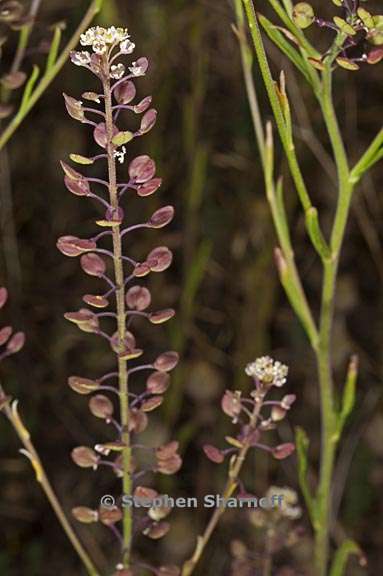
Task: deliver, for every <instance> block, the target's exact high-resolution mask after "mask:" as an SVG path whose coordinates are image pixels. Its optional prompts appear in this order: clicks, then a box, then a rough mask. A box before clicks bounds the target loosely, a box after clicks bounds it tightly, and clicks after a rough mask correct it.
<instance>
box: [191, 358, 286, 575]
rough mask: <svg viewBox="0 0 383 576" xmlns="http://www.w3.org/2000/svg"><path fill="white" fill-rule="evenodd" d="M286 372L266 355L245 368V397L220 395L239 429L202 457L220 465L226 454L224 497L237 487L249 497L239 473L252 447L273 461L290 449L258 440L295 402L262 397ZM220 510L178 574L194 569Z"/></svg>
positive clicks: (221, 510) (221, 509)
mask: <svg viewBox="0 0 383 576" xmlns="http://www.w3.org/2000/svg"><path fill="white" fill-rule="evenodd" d="M287 373H288V369H287V366H285V365H284V364H281V363H280V362H278V361H274V360H273V359H272V358H270V357H269V356H264V357H262V358H258V359H257V360H256V361H255V362H253V363H251V364H249V365H248V366H247V367H246V374H247V375H248V376H250V377H251V378H252V380H253V384H254V389H253V390H252V391H251V393H250V397H249V398H243V397H242V394H241V392H239V391H236V392H231V391H230V390H226V392H225V394H224V396H223V398H222V410H223V411H224V413H225V414H226V415H228V416H230V417H231V418H232V421H233V423H234V424H239V425H240V432H239V433H238V435H237V436H236V437H234V438H233V437H231V436H227V437H226V441H227V443H228V444H229V448H226V449H224V450H220V449H218V448H216V447H215V446H212V445H210V444H207V445H205V446H204V451H205V454H206V456H207V457H208V458H209V460H211V461H212V462H215V463H216V464H221V463H222V462H223V461H224V459H225V457H226V456H230V463H229V474H228V478H227V481H226V484H225V488H224V490H223V493H222V497H223V498H224V499H228V498H230V497H232V496H233V495H234V494H235V492H236V490H237V489H238V487H240V491H239V493H238V498H239V499H241V498H251V495H250V494H248V493H246V492H245V490H244V488H243V485H242V482H241V480H240V474H241V471H242V468H243V465H244V463H245V461H246V457H247V455H248V453H249V451H250V450H251V449H252V448H258V449H261V450H265V451H266V452H269V453H270V454H272V455H273V456H274V458H276V459H277V460H283V459H285V458H287V457H288V456H290V455H291V454H292V453H293V452H294V449H295V448H294V444H292V443H290V442H289V443H286V444H280V445H278V446H276V447H274V448H271V447H269V446H268V445H266V444H264V443H262V442H261V439H262V438H261V436H262V433H263V432H266V431H268V430H272V429H274V428H276V426H277V423H278V422H280V421H281V420H283V419H284V418H285V416H286V414H287V412H288V411H289V410H290V408H291V406H292V405H293V403H294V402H295V396H294V395H293V394H288V395H287V396H284V398H282V400H281V401H276V400H267V399H266V398H267V396H268V394H269V393H270V392H271V391H272V388H273V387H274V386H276V387H281V386H283V385H284V384H285V382H286V380H287ZM265 411H266V412H267V414H265ZM224 512H225V507H217V508H216V509H215V510H214V512H213V514H212V516H211V518H210V520H209V522H208V524H207V526H206V528H205V531H204V532H203V534H202V535H201V536H199V537H198V538H197V544H196V547H195V550H194V553H193V555H192V557H191V558H190V559H189V560H187V561H186V562H185V564H184V566H183V569H182V576H190V575H191V574H192V573H193V572H194V570H195V568H196V566H197V564H198V562H199V561H200V559H201V556H202V554H203V552H204V550H205V548H206V546H207V544H208V542H209V540H210V538H211V536H212V534H213V532H214V530H215V528H216V527H217V524H218V522H219V520H220V518H221V516H222V515H223V514H224Z"/></svg>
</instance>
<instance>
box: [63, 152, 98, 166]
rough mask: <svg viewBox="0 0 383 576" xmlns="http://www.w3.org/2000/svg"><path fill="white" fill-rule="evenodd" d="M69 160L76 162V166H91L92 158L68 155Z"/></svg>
mask: <svg viewBox="0 0 383 576" xmlns="http://www.w3.org/2000/svg"><path fill="white" fill-rule="evenodd" d="M69 158H70V159H71V160H72V161H73V162H76V164H86V165H88V164H93V163H94V160H93V158H87V157H86V156H81V154H70V156H69Z"/></svg>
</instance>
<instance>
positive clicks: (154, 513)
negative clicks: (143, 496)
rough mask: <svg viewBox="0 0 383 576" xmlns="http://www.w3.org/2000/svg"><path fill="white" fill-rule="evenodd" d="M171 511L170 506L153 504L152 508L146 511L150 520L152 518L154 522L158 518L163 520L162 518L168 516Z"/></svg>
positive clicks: (157, 520)
mask: <svg viewBox="0 0 383 576" xmlns="http://www.w3.org/2000/svg"><path fill="white" fill-rule="evenodd" d="M171 511H172V509H171V508H170V507H166V506H162V507H160V506H154V507H153V508H150V510H149V512H148V516H149V518H151V520H154V521H155V522H159V521H160V520H163V519H164V518H166V517H167V516H169V514H170V512H171Z"/></svg>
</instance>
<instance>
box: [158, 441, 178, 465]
mask: <svg viewBox="0 0 383 576" xmlns="http://www.w3.org/2000/svg"><path fill="white" fill-rule="evenodd" d="M178 448H179V442H176V441H175V440H173V441H172V442H168V444H164V445H163V446H159V447H158V448H156V457H157V459H158V460H166V459H167V458H171V457H172V456H174V455H175V454H176V453H177V450H178Z"/></svg>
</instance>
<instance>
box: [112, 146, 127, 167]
mask: <svg viewBox="0 0 383 576" xmlns="http://www.w3.org/2000/svg"><path fill="white" fill-rule="evenodd" d="M125 154H126V146H123V147H122V148H121V150H116V152H115V153H114V157H115V158H117V160H118V162H119V163H120V164H123V163H124V162H125Z"/></svg>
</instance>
